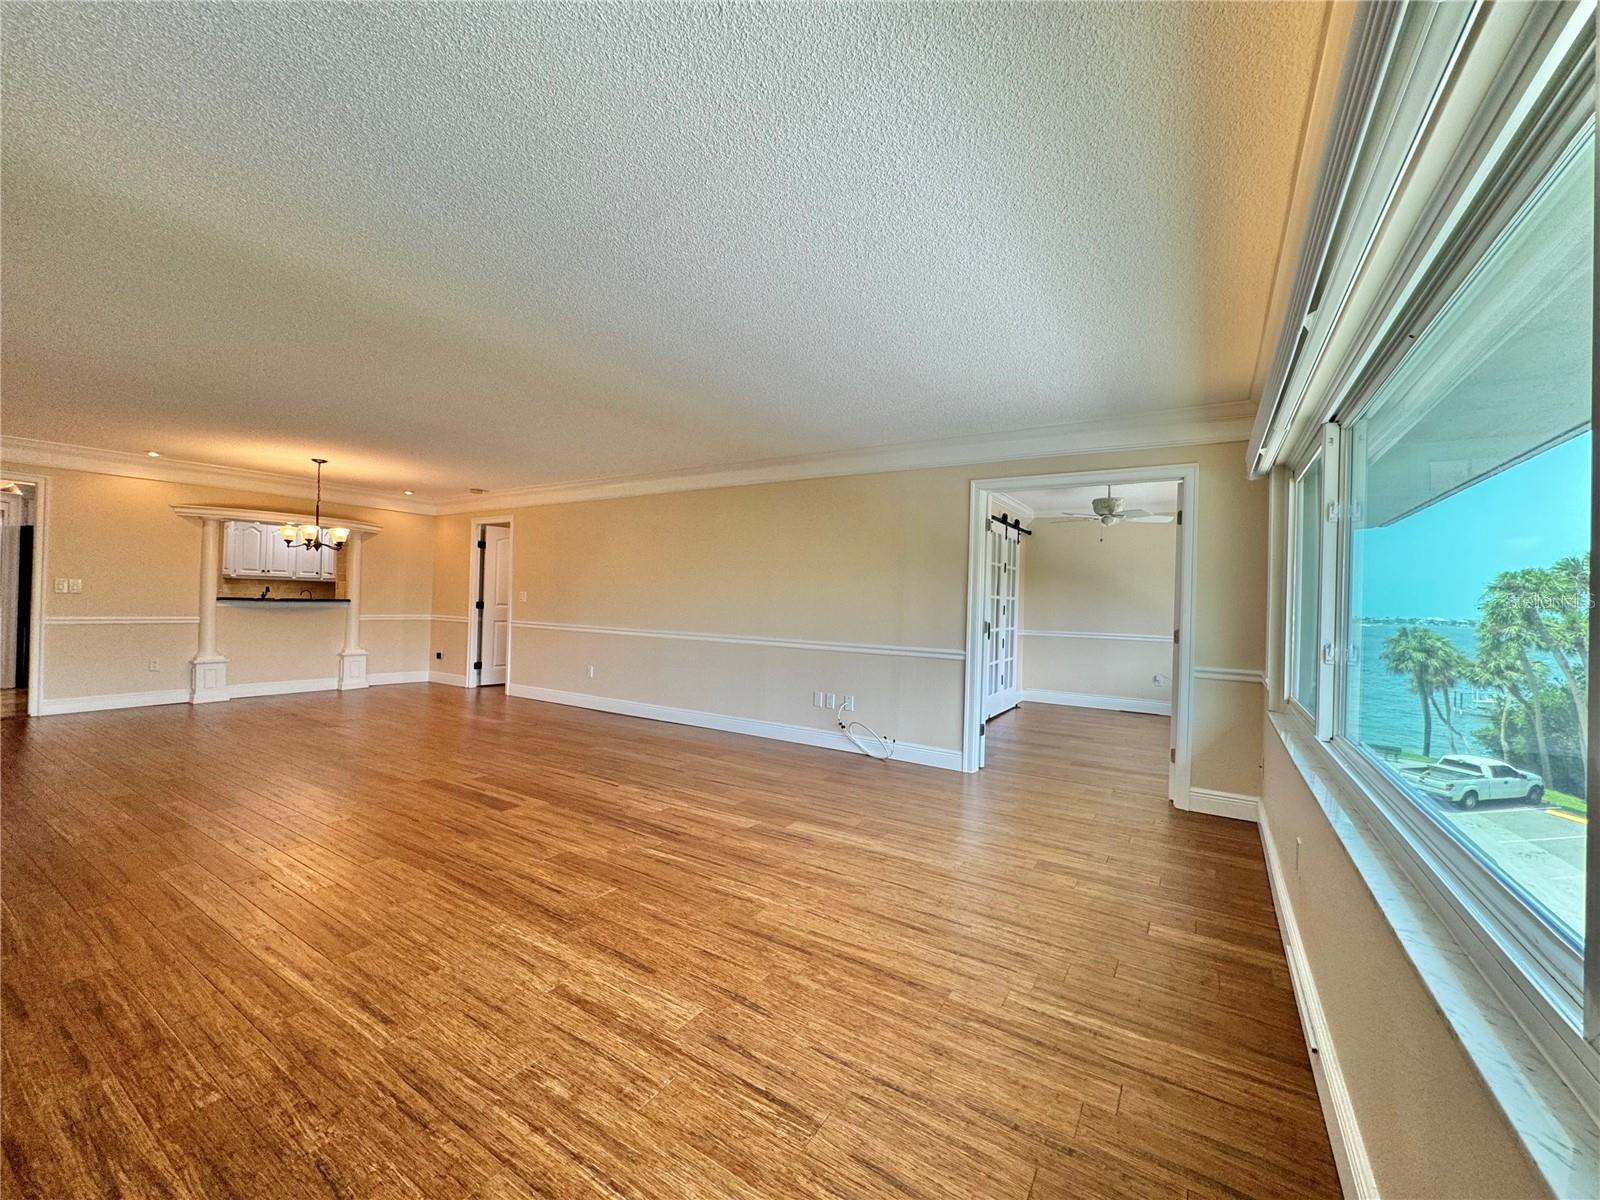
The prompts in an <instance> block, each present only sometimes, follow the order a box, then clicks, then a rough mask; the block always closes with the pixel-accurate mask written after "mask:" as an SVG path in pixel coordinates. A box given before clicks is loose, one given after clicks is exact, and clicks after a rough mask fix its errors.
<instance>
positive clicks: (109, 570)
mask: <svg viewBox="0 0 1600 1200" xmlns="http://www.w3.org/2000/svg"><path fill="white" fill-rule="evenodd" d="M1242 461H1243V448H1242V446H1239V445H1237V444H1229V445H1221V446H1200V447H1184V448H1167V449H1158V450H1149V451H1138V452H1131V451H1130V452H1119V453H1114V454H1094V455H1085V456H1078V457H1072V456H1065V457H1062V456H1057V457H1052V458H1046V459H1033V460H1027V461H1024V462H1007V463H998V464H983V465H978V466H973V467H967V468H942V469H937V470H923V471H905V472H895V473H886V474H877V475H859V476H849V477H843V478H834V479H816V480H803V481H796V482H789V483H775V484H761V485H754V486H749V487H739V488H721V489H712V490H707V491H699V492H682V493H672V494H665V495H652V496H635V497H627V498H623V499H617V500H606V501H594V502H588V503H580V504H566V505H549V506H535V507H529V508H521V509H516V510H510V511H509V512H508V510H506V509H504V508H496V509H493V510H486V511H485V513H484V514H482V515H487V516H496V517H503V516H507V515H510V516H511V518H512V527H513V575H514V584H513V606H512V614H513V620H515V621H518V622H530V621H531V622H540V623H544V624H547V625H558V626H561V625H580V626H591V627H593V626H601V627H615V628H624V629H631V630H643V631H651V632H664V631H665V632H684V631H688V632H698V633H703V634H710V635H720V636H730V635H731V636H747V637H758V638H779V639H787V640H795V641H801V642H807V641H817V642H828V643H852V644H867V645H871V646H887V647H911V648H924V649H926V648H933V649H935V650H939V651H943V652H945V653H946V654H948V653H949V652H951V651H955V652H959V651H961V650H962V648H963V646H964V642H965V629H964V613H965V606H966V570H967V514H968V504H969V484H970V482H971V481H972V480H973V479H974V478H1003V477H1008V476H1019V475H1024V474H1039V473H1048V472H1058V471H1067V470H1087V469H1103V468H1108V467H1109V468H1115V467H1124V466H1126V467H1133V466H1148V465H1155V464H1171V463H1179V462H1196V463H1198V465H1199V468H1200V473H1199V474H1200V484H1199V488H1198V489H1197V490H1198V496H1197V497H1196V500H1197V503H1198V506H1199V508H1198V511H1199V512H1200V514H1201V519H1200V521H1199V523H1198V526H1197V530H1196V533H1197V541H1198V547H1197V558H1198V572H1197V583H1196V589H1197V608H1196V627H1195V631H1194V637H1195V655H1196V657H1195V661H1196V663H1197V665H1200V666H1222V667H1228V668H1234V669H1248V670H1259V669H1260V667H1261V662H1262V626H1263V623H1264V617H1263V605H1264V602H1265V591H1266V589H1265V576H1264V573H1265V544H1264V543H1265V504H1266V501H1265V489H1264V488H1263V487H1262V486H1261V485H1259V484H1253V483H1250V482H1249V481H1248V480H1246V479H1245V477H1244V472H1243V470H1242ZM46 474H48V476H49V478H50V513H49V515H48V518H47V527H46V532H45V537H46V539H47V547H48V555H49V561H48V566H47V573H48V574H49V575H50V576H63V575H64V576H77V577H80V578H82V579H84V591H83V592H82V593H81V594H78V595H65V596H62V595H56V594H54V593H47V595H46V604H45V615H46V616H47V617H59V616H188V617H193V616H194V614H195V612H196V590H197V589H196V576H197V571H198V556H199V531H198V526H197V524H196V523H195V522H194V521H192V520H186V519H185V518H181V517H178V516H176V515H175V514H173V512H172V505H174V504H182V503H189V504H218V505H229V506H241V507H260V508H264V509H284V508H288V509H301V508H304V507H305V498H304V496H293V497H285V496H270V495H262V494H255V493H244V492H235V491H230V490H227V489H220V488H215V487H202V486H196V485H186V484H172V483H162V482H155V481H150V480H140V479H126V478H121V477H117V476H108V475H96V474H90V473H85V472H75V471H54V470H52V471H49V472H46ZM334 511H335V512H336V514H337V515H343V516H347V517H349V518H351V519H355V520H365V521H371V522H372V523H374V524H378V525H381V526H382V527H383V531H382V532H381V533H379V534H376V535H373V536H371V537H369V539H368V541H367V543H366V547H365V550H364V554H365V570H364V605H363V608H364V611H365V612H366V613H368V614H372V615H375V616H390V617H399V618H404V619H401V620H390V621H384V620H367V621H364V622H363V623H362V640H363V643H364V644H365V645H366V647H367V649H368V650H369V652H370V654H371V660H370V663H369V670H370V671H371V672H372V673H373V674H375V675H378V674H384V673H387V672H398V671H416V670H424V669H431V670H433V671H435V672H439V673H442V674H444V675H450V676H458V677H459V676H463V675H464V674H465V672H466V647H467V624H466V619H465V618H466V616H467V611H468V605H469V596H470V592H469V587H468V575H469V566H470V563H471V545H470V542H471V526H472V520H473V518H472V517H470V516H466V515H460V516H446V517H439V518H430V517H425V516H417V515H412V514H406V513H399V512H391V511H378V510H361V509H355V508H350V507H339V508H337V509H336V510H334ZM524 593H526V595H527V599H526V600H523V599H522V598H521V596H522V595H523V594H524ZM1024 617H1025V619H1027V614H1026V612H1025V613H1024ZM269 619H270V620H272V621H274V622H276V623H275V624H267V623H266V622H267V621H268V620H269ZM334 620H335V618H333V617H328V616H326V615H316V616H313V614H312V612H311V611H309V610H307V611H301V612H281V611H275V612H270V613H254V614H247V613H242V612H240V610H238V609H225V610H224V614H223V616H222V617H221V618H220V619H219V637H220V645H221V649H222V652H223V653H224V654H225V655H228V656H229V657H230V658H233V659H235V660H236V661H235V664H234V666H233V670H232V671H231V672H230V674H231V675H232V676H233V681H234V682H253V683H258V682H271V681H274V680H294V679H315V678H327V677H331V676H333V675H334V674H335V670H336V664H335V663H334V662H333V661H332V659H331V654H332V653H333V652H336V650H337V643H336V640H335V638H334V637H333V635H332V634H331V633H330V632H329V631H325V630H323V628H322V625H321V624H319V623H318V622H325V623H328V624H329V625H330V629H331V624H332V622H333V621H334ZM287 621H295V622H305V624H304V625H303V627H302V626H299V625H297V626H296V630H295V634H294V636H286V635H285V631H286V629H287V626H286V625H285V624H283V623H284V622H287ZM194 634H195V630H194V627H193V626H192V625H138V626H127V627H109V626H90V625H59V624H57V625H47V626H46V633H45V686H44V693H45V695H46V697H48V698H65V697H72V696H85V695H103V694H106V693H112V692H143V691H161V690H176V689H181V688H183V687H185V686H186V685H187V677H188V666H187V664H188V659H189V657H190V656H191V655H192V654H193V646H194ZM151 658H154V659H156V660H157V664H158V669H157V670H156V671H153V672H152V671H149V670H148V669H147V665H148V660H149V659H151ZM590 666H593V667H594V668H595V673H594V677H593V678H590V676H589V672H588V668H589V667H590ZM511 679H512V682H513V683H514V684H517V685H520V686H523V687H536V688H544V689H550V690H553V691H560V692H578V693H587V694H590V695H593V696H597V697H606V698H612V699H621V700H636V701H643V702H646V703H655V704H663V705H670V706H673V707H679V708H688V709H694V710H697V711H702V712H711V713H717V714H722V715H728V716H736V717H759V718H761V719H764V720H770V721H778V722H784V723H787V724H793V725H804V726H812V727H815V728H820V729H826V728H829V727H830V718H829V715H828V714H827V713H825V712H823V711H821V710H818V709H815V708H813V707H812V706H811V693H812V692H813V691H818V690H822V691H832V692H836V693H850V694H853V695H855V696H856V697H857V704H858V715H859V716H861V717H862V718H863V719H864V720H867V721H869V722H871V723H872V724H874V725H876V726H878V727H880V728H881V729H882V730H883V731H884V732H885V733H888V734H890V735H892V736H895V737H897V738H899V739H901V740H903V741H907V742H914V743H921V744H924V745H928V746H933V747H939V748H943V749H949V750H956V749H959V747H960V740H961V703H962V664H961V662H960V661H959V660H957V659H953V658H950V657H944V658H940V657H919V656H915V655H912V656H892V655H883V654H868V653H859V652H854V651H848V650H838V649H822V648H807V647H772V646H766V645H749V644H728V643H724V642H718V641H687V640H683V639H676V638H661V637H638V636H626V637H624V636H618V635H615V634H608V633H596V632H593V631H592V630H573V629H560V628H557V629H548V628H530V627H528V626H525V625H524V626H521V627H518V628H516V629H515V630H514V633H513V644H512V672H511ZM1259 691H1260V689H1259V688H1258V687H1255V686H1253V685H1246V684H1237V683H1228V682H1218V681H1207V680H1198V681H1197V683H1196V696H1195V722H1196V731H1197V740H1196V758H1195V764H1194V772H1193V782H1194V784H1195V786H1198V787H1213V788H1220V789H1223V790H1229V791H1237V792H1245V793H1251V794H1253V793H1254V792H1255V791H1256V790H1257V785H1258V780H1259V764H1260V736H1259V732H1260V719H1259V718H1260V695H1259Z"/></svg>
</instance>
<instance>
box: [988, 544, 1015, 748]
mask: <svg viewBox="0 0 1600 1200" xmlns="http://www.w3.org/2000/svg"><path fill="white" fill-rule="evenodd" d="M988 547H989V553H988V559H989V566H988V606H987V608H986V609H985V611H984V616H983V648H984V672H983V719H984V720H985V721H987V720H988V719H989V718H990V717H992V716H994V715H995V714H996V713H1002V712H1005V711H1006V710H1007V709H1009V708H1015V707H1016V706H1017V704H1018V703H1019V702H1020V701H1021V699H1022V691H1021V689H1020V688H1019V687H1018V685H1017V597H1018V584H1017V581H1018V579H1019V578H1020V575H1021V572H1020V570H1019V568H1020V566H1021V561H1022V535H1021V534H1019V533H1018V532H1017V531H1016V530H1014V529H1010V528H1008V527H1006V526H1004V525H1002V524H1000V522H998V521H990V522H989V537H988Z"/></svg>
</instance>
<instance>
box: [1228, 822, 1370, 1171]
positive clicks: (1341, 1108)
mask: <svg viewBox="0 0 1600 1200" xmlns="http://www.w3.org/2000/svg"><path fill="white" fill-rule="evenodd" d="M1256 823H1257V825H1258V826H1259V827H1260V832H1261V850H1262V853H1263V855H1264V856H1265V857H1266V861H1267V880H1268V882H1269V883H1270V884H1271V886H1272V903H1273V906H1274V907H1275V908H1276V909H1277V911H1278V932H1279V933H1280V934H1281V935H1282V937H1283V954H1284V957H1285V958H1286V959H1287V960H1288V963H1289V978H1290V980H1291V981H1292V982H1293V984H1294V999H1295V1005H1296V1007H1297V1008H1299V1010H1300V1027H1301V1029H1302V1030H1303V1031H1304V1032H1305V1035H1306V1048H1307V1049H1308V1050H1309V1051H1310V1057H1311V1073H1312V1075H1313V1076H1314V1077H1315V1078H1316V1081H1317V1097H1318V1099H1320V1100H1321V1101H1322V1119H1323V1120H1324V1121H1326V1122H1327V1125H1328V1141H1329V1143H1330V1144H1331V1145H1332V1148H1333V1161H1334V1165H1335V1166H1336V1167H1337V1168H1338V1170H1339V1183H1340V1185H1341V1187H1342V1188H1343V1190H1344V1194H1345V1195H1346V1196H1347V1197H1350V1198H1352V1200H1378V1181H1377V1178H1376V1176H1374V1175H1373V1173H1372V1162H1371V1160H1370V1159H1368V1157H1367V1147H1366V1142H1365V1141H1364V1140H1363V1139H1362V1137H1361V1127H1360V1125H1359V1124H1358V1123H1357V1121H1356V1110H1355V1105H1354V1103H1353V1102H1352V1101H1351V1099H1350V1088H1349V1086H1348V1085H1347V1084H1346V1083H1345V1078H1344V1073H1343V1072H1342V1071H1341V1070H1340V1069H1339V1058H1338V1056H1337V1055H1336V1054H1335V1053H1334V1050H1333V1039H1332V1037H1331V1036H1330V1034H1329V1032H1328V1018H1327V1016H1326V1014H1324V1013H1323V1011H1322V999H1321V997H1320V996H1319V995H1318V993H1317V981H1316V978H1315V977H1314V976H1313V975H1312V973H1311V963H1310V961H1309V960H1308V959H1307V958H1306V951H1305V944H1304V943H1303V942H1302V941H1301V940H1300V926H1299V924H1298V923H1297V922H1296V921H1295V916H1294V905H1293V904H1291V903H1290V901H1289V888H1288V883H1287V880H1286V879H1285V878H1284V874H1283V864H1282V862H1281V861H1280V860H1279V858H1278V851H1277V847H1276V844H1275V843H1274V842H1273V840H1272V832H1271V830H1270V829H1269V828H1268V825H1267V817H1266V814H1265V813H1261V814H1260V815H1259V816H1258V818H1257V822H1256Z"/></svg>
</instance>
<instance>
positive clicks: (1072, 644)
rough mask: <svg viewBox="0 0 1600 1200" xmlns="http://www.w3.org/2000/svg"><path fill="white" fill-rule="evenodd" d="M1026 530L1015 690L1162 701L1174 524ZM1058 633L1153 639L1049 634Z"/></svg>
mask: <svg viewBox="0 0 1600 1200" xmlns="http://www.w3.org/2000/svg"><path fill="white" fill-rule="evenodd" d="M1032 524H1033V536H1032V537H1031V538H1027V539H1025V540H1024V542H1023V546H1022V625H1023V634H1024V636H1023V638H1022V664H1021V666H1022V669H1021V677H1022V686H1023V688H1024V689H1026V690H1030V691H1039V690H1042V691H1049V692H1073V693H1079V694H1086V695H1091V696H1107V697H1129V698H1133V699H1139V700H1157V701H1162V702H1164V703H1169V704H1170V703H1171V701H1172V682H1171V677H1172V629H1173V615H1174V608H1175V605H1174V575H1175V573H1176V572H1175V566H1176V562H1177V553H1178V526H1177V525H1176V524H1168V525H1156V524H1150V525H1140V524H1133V523H1131V522H1130V523H1126V524H1122V525H1118V526H1114V527H1112V528H1110V529H1107V528H1105V527H1104V526H1101V525H1099V524H1098V523H1095V522H1091V521H1049V520H1040V521H1034V522H1033V523H1032ZM1061 633H1072V634H1079V635H1083V634H1089V635H1092V634H1124V635H1140V636H1146V637H1159V638H1161V639H1162V641H1160V642H1148V641H1145V642H1141V641H1124V640H1121V639H1118V638H1113V637H1085V636H1075V637H1059V636H1048V635H1049V634H1061ZM1157 674H1159V675H1161V676H1163V677H1164V678H1165V679H1166V680H1167V682H1166V683H1162V684H1158V683H1156V682H1155V679H1154V677H1155V676H1156V675H1157Z"/></svg>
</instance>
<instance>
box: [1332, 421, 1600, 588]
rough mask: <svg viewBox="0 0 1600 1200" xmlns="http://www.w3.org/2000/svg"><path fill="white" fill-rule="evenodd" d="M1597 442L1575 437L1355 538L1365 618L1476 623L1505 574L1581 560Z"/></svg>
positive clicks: (1586, 435)
mask: <svg viewBox="0 0 1600 1200" xmlns="http://www.w3.org/2000/svg"><path fill="white" fill-rule="evenodd" d="M1593 436H1594V435H1593V434H1592V433H1584V434H1582V435H1581V436H1579V437H1575V438H1570V439H1568V440H1567V441H1566V442H1563V443H1562V444H1561V445H1559V446H1552V447H1551V448H1550V449H1549V450H1546V451H1545V452H1544V453H1543V454H1538V455H1535V456H1534V457H1533V458H1530V459H1528V460H1527V461H1526V462H1522V463H1519V464H1518V465H1517V466H1514V467H1512V468H1510V469H1509V470H1505V471H1502V472H1500V473H1499V474H1498V475H1494V476H1491V477H1490V478H1488V479H1486V480H1484V481H1483V482H1481V483H1479V484H1477V485H1475V486H1473V487H1470V488H1468V489H1466V490H1465V491H1463V492H1459V493H1457V494H1456V495H1454V496H1451V497H1450V498H1449V499H1448V500H1441V501H1440V502H1439V503H1438V504H1434V505H1431V506H1430V507H1428V508H1425V509H1423V510H1422V511H1421V512H1418V513H1414V514H1413V515H1411V516H1409V517H1407V518H1406V519H1405V520H1403V521H1398V522H1396V523H1395V524H1393V525H1390V526H1388V527H1386V528H1383V529H1363V530H1358V531H1357V532H1356V535H1355V539H1356V549H1357V552H1358V553H1360V554H1361V555H1362V556H1363V565H1364V579H1363V585H1364V588H1363V590H1364V593H1365V595H1364V596H1363V598H1362V603H1361V605H1360V610H1361V615H1363V616H1367V617H1376V618H1382V617H1452V618H1465V619H1468V620H1471V619H1475V618H1476V617H1477V615H1478V599H1479V597H1480V596H1482V595H1483V589H1484V587H1485V585H1487V584H1488V582H1489V581H1490V580H1491V579H1492V578H1494V576H1495V575H1497V574H1499V573H1500V572H1501V571H1509V570H1513V569H1515V568H1517V567H1543V566H1549V565H1550V564H1551V563H1553V562H1554V561H1555V560H1556V559H1558V558H1562V557H1564V556H1566V555H1568V554H1581V553H1583V551H1585V550H1586V549H1588V548H1589V455H1590V446H1591V439H1592V438H1593ZM1530 508H1532V509H1534V510H1535V511H1532V512H1530Z"/></svg>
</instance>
